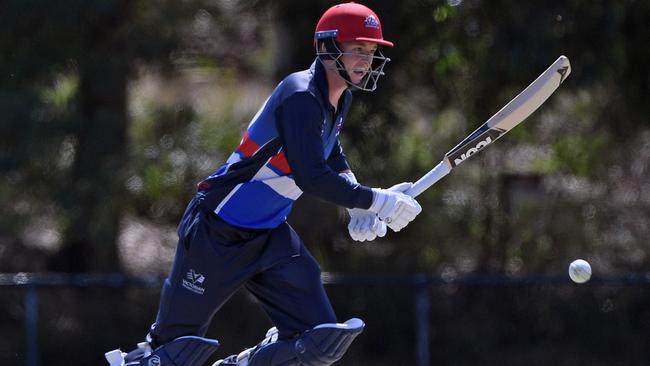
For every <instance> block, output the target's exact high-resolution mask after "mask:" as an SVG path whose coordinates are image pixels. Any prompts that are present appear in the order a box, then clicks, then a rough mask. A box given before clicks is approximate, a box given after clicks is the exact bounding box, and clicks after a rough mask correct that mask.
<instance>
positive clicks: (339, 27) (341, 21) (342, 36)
mask: <svg viewBox="0 0 650 366" xmlns="http://www.w3.org/2000/svg"><path fill="white" fill-rule="evenodd" d="M327 37H335V40H336V41H337V42H351V41H359V42H373V43H377V44H378V45H381V46H387V47H393V42H390V41H387V40H385V39H384V37H383V36H382V33H381V23H380V22H379V17H378V16H377V14H375V12H374V11H372V10H370V9H369V8H368V7H366V6H363V5H361V4H357V3H352V2H350V3H344V4H339V5H334V6H332V7H331V8H329V9H327V11H325V13H323V15H322V16H321V18H320V20H319V21H318V24H317V25H316V32H315V38H316V39H322V38H327Z"/></svg>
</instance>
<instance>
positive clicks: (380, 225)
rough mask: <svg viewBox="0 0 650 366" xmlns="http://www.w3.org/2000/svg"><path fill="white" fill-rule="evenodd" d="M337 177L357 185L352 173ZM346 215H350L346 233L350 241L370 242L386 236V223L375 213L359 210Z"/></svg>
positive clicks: (349, 210) (350, 210)
mask: <svg viewBox="0 0 650 366" xmlns="http://www.w3.org/2000/svg"><path fill="white" fill-rule="evenodd" d="M339 175H340V176H341V177H343V178H345V179H346V180H347V181H348V182H350V183H352V184H359V183H358V182H357V178H356V177H355V176H354V173H352V172H349V171H348V172H343V173H339ZM348 213H349V214H350V223H349V224H348V232H349V233H350V237H351V238H352V240H356V241H361V242H363V241H366V240H367V241H372V240H375V239H376V238H377V237H380V238H381V237H384V235H386V223H385V222H383V221H381V220H380V219H379V218H378V217H377V214H376V213H374V212H371V211H368V210H363V209H360V208H353V209H348Z"/></svg>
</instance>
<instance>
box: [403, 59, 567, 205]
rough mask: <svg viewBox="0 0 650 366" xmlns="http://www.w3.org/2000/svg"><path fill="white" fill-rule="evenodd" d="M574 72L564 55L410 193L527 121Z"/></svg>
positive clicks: (426, 175)
mask: <svg viewBox="0 0 650 366" xmlns="http://www.w3.org/2000/svg"><path fill="white" fill-rule="evenodd" d="M570 73H571V63H570V62H569V59H568V58H567V57H566V56H560V57H559V58H558V59H557V60H555V62H553V63H552V64H551V66H549V67H548V68H547V69H546V70H545V71H544V72H543V73H542V74H541V75H540V76H538V77H537V79H535V80H534V81H533V82H532V83H530V85H528V86H527V87H526V89H524V90H523V91H522V92H521V93H519V94H518V95H517V96H516V97H514V98H513V99H512V100H511V101H510V102H508V104H506V105H505V106H504V107H503V108H501V109H500V110H499V111H498V112H497V113H495V114H494V115H493V116H492V117H490V119H488V120H487V121H486V122H484V123H483V124H482V125H481V126H479V128H477V129H476V130H475V131H474V132H472V133H471V134H470V135H469V136H467V137H466V138H465V139H463V140H462V141H461V142H460V143H459V144H458V145H456V146H455V147H454V148H453V149H451V150H450V151H449V152H447V154H445V157H444V158H443V160H442V161H441V162H440V163H439V164H438V165H436V167H435V168H433V169H431V170H430V171H429V172H428V173H427V174H425V175H424V176H423V177H422V178H420V179H419V180H418V181H417V182H415V184H414V185H413V187H411V189H410V190H409V191H408V192H407V194H409V195H411V196H413V197H415V196H417V195H419V194H420V193H422V192H424V191H425V190H426V189H427V188H429V187H430V186H432V185H433V184H435V183H436V182H437V181H439V180H440V179H442V178H443V177H444V176H446V175H447V174H449V172H450V171H451V169H453V168H454V167H456V166H457V165H459V164H460V163H462V162H464V161H465V160H467V159H468V158H469V157H470V156H472V155H474V154H476V153H477V152H479V151H481V150H482V149H484V148H485V147H486V146H488V145H490V144H491V143H493V142H494V141H496V140H497V139H499V138H500V137H501V136H503V135H505V134H506V133H507V132H508V131H510V130H511V129H513V128H514V127H515V126H517V125H518V124H520V123H521V122H523V121H524V120H525V119H526V118H528V116H530V115H531V114H532V113H533V112H534V111H535V110H537V109H538V108H539V107H540V106H541V105H542V104H543V103H544V102H545V101H546V100H547V99H548V98H549V97H550V96H551V94H553V92H555V90H557V88H558V87H559V86H560V85H561V84H562V82H563V81H564V80H565V79H566V78H567V77H568V76H569V74H570Z"/></svg>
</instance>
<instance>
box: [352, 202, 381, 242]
mask: <svg viewBox="0 0 650 366" xmlns="http://www.w3.org/2000/svg"><path fill="white" fill-rule="evenodd" d="M348 212H349V213H350V223H349V224H348V232H349V233H350V237H351V238H352V239H353V240H356V241H366V240H367V241H372V240H375V239H376V238H377V237H380V238H382V237H384V235H386V223H385V222H383V221H381V220H380V219H379V217H377V214H376V213H374V212H372V211H368V210H362V209H360V208H353V209H349V210H348Z"/></svg>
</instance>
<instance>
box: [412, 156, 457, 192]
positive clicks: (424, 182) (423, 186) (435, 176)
mask: <svg viewBox="0 0 650 366" xmlns="http://www.w3.org/2000/svg"><path fill="white" fill-rule="evenodd" d="M450 171H451V166H450V165H449V163H447V162H446V161H444V160H443V161H441V162H440V163H438V165H436V166H435V167H434V168H433V169H431V170H429V172H428V173H427V174H425V175H424V176H422V178H420V179H418V181H417V182H415V183H414V184H413V186H412V187H411V189H409V190H408V191H406V192H405V193H406V194H408V195H409V196H411V197H417V196H419V195H420V193H422V192H424V191H425V190H427V188H429V187H431V186H432V185H434V184H435V183H436V182H437V181H439V180H440V179H442V178H443V177H444V176H445V175H447V174H449V172H450Z"/></svg>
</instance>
